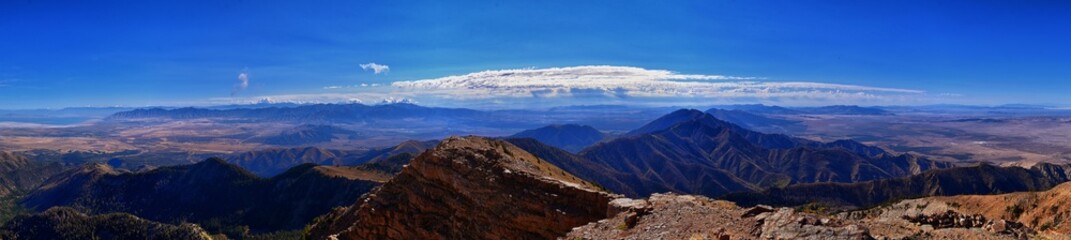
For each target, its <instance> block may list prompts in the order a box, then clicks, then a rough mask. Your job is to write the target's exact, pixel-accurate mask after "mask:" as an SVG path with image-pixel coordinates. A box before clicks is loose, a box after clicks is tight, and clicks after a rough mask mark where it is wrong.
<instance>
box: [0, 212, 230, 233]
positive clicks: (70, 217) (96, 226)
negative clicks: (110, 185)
mask: <svg viewBox="0 0 1071 240" xmlns="http://www.w3.org/2000/svg"><path fill="white" fill-rule="evenodd" d="M0 238H2V239H24V240H36V239H41V240H64V239H72V240H74V239H116V240H118V239H159V240H170V239H176V240H209V239H212V238H210V237H209V236H208V233H206V232H205V231H204V230H202V229H201V228H200V227H198V226H197V225H194V224H182V225H177V226H176V225H169V224H162V223H157V222H152V221H148V220H144V219H141V218H138V217H135V216H133V215H130V214H125V213H111V214H104V215H95V216H88V215H85V214H82V213H79V212H78V211H75V210H74V209H71V208H63V207H59V208H52V209H49V210H48V211H45V212H42V213H38V214H34V215H22V216H19V217H16V218H15V219H12V220H11V221H10V222H8V223H6V224H4V226H3V227H2V228H0Z"/></svg>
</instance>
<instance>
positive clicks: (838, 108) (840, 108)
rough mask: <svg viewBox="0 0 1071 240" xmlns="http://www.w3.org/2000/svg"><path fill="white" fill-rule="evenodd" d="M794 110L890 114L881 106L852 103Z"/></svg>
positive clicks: (849, 113)
mask: <svg viewBox="0 0 1071 240" xmlns="http://www.w3.org/2000/svg"><path fill="white" fill-rule="evenodd" d="M795 109H796V110H799V111H802V112H805V113H809V114H831V115H892V113H890V112H888V111H885V110H883V109H881V108H873V107H860V106H854V105H832V106H824V107H801V108H795Z"/></svg>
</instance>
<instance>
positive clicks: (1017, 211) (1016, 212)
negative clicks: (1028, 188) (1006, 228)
mask: <svg viewBox="0 0 1071 240" xmlns="http://www.w3.org/2000/svg"><path fill="white" fill-rule="evenodd" d="M1004 211H1005V212H1007V213H1008V214H1009V215H1011V217H1012V218H1019V216H1022V215H1023V212H1026V209H1023V206H1019V204H1015V205H1012V206H1008V207H1006V208H1004Z"/></svg>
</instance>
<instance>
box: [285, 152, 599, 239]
mask: <svg viewBox="0 0 1071 240" xmlns="http://www.w3.org/2000/svg"><path fill="white" fill-rule="evenodd" d="M613 198H615V196H614V195H611V194H609V193H606V192H604V191H602V190H600V188H599V187H598V186H597V185H595V184H592V183H589V182H587V181H584V180H581V179H579V178H577V177H575V176H573V175H572V174H569V173H567V172H565V171H563V170H562V169H560V168H558V167H556V166H554V165H553V164H550V163H548V162H547V161H544V160H542V159H540V158H537V157H535V156H534V155H532V154H530V153H528V152H525V151H524V150H521V149H520V148H518V147H516V146H513V145H512V144H510V143H508V142H505V141H500V140H491V139H486V138H480V137H451V138H448V139H446V140H444V141H443V142H442V143H441V144H439V146H437V147H435V148H434V149H432V150H430V151H427V152H424V153H423V154H421V155H420V156H418V157H417V158H415V159H414V160H413V161H411V162H410V164H409V165H408V166H406V167H405V168H403V169H402V171H401V173H399V174H398V175H397V176H396V177H394V178H393V179H391V180H390V181H389V182H387V183H386V184H384V185H383V186H381V187H379V188H377V189H376V190H374V191H372V192H371V193H370V194H368V195H367V196H366V197H364V198H363V199H361V200H359V201H358V202H357V203H355V204H354V205H352V206H350V207H347V208H342V209H337V210H336V211H334V212H332V213H330V214H328V215H326V216H324V217H321V218H320V219H319V220H318V221H317V222H315V223H314V224H313V226H312V227H311V229H310V231H309V233H308V234H309V235H308V236H306V237H307V238H310V239H554V238H557V237H559V236H563V235H565V234H566V233H567V232H569V231H570V230H571V229H572V228H574V227H577V226H581V225H584V224H587V223H589V222H593V221H595V220H598V219H603V218H605V217H606V216H607V211H608V209H609V208H608V204H609V202H610V200H611V199H613Z"/></svg>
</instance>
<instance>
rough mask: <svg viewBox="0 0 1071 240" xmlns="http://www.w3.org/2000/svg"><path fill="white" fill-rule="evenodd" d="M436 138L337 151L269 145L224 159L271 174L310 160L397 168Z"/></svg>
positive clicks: (265, 175) (395, 169) (264, 175)
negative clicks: (395, 144)
mask: <svg viewBox="0 0 1071 240" xmlns="http://www.w3.org/2000/svg"><path fill="white" fill-rule="evenodd" d="M436 143H438V141H405V142H402V143H400V144H398V145H397V146H394V147H389V148H380V149H370V150H360V151H356V150H352V151H341V150H333V149H323V148H317V147H304V148H272V149H264V150H257V151H250V152H245V153H241V154H237V155H233V156H230V157H227V162H229V163H233V164H236V165H238V166H241V167H242V168H244V169H246V170H248V171H250V172H252V173H254V174H256V175H258V176H262V177H271V176H275V175H276V174H279V173H282V172H284V171H286V170H288V169H290V168H292V167H294V166H297V165H301V164H305V163H314V164H319V165H330V166H356V165H361V164H366V163H369V164H370V166H366V167H368V168H369V169H377V170H381V171H386V172H397V171H399V170H400V169H398V168H400V167H401V165H404V164H405V163H407V162H408V161H409V159H412V157H414V156H416V154H419V153H420V152H423V151H424V150H427V149H429V148H432V147H434V146H435V144H436Z"/></svg>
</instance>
